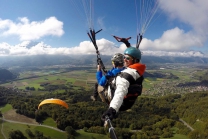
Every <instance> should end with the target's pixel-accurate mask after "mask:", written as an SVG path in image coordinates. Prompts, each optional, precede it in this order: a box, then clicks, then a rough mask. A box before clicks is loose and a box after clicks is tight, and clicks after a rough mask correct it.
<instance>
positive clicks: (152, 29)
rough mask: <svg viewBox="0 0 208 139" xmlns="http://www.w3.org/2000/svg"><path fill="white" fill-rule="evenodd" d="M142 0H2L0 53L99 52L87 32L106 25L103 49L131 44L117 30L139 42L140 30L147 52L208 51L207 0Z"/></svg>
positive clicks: (110, 52)
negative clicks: (117, 38)
mask: <svg viewBox="0 0 208 139" xmlns="http://www.w3.org/2000/svg"><path fill="white" fill-rule="evenodd" d="M141 1H143V0H122V1H121V0H94V1H93V0H59V1H58V0H30V1H28V0H18V1H17V0H0V56H22V55H43V54H44V55H47V54H59V55H60V54H61V55H81V54H95V48H94V46H93V44H92V42H91V41H90V38H89V37H88V35H87V32H89V31H90V29H94V30H95V31H98V30H100V29H102V31H100V32H99V33H97V34H96V42H97V46H98V50H99V52H100V54H101V55H113V54H115V53H117V52H120V53H123V52H124V50H125V49H126V46H125V45H124V44H123V43H121V42H117V41H116V40H115V38H113V35H115V36H118V37H121V38H127V37H131V39H130V40H129V42H130V43H131V45H132V46H133V47H135V46H136V41H137V35H138V34H139V33H141V34H143V40H142V42H141V44H140V46H139V49H140V50H141V51H142V54H143V55H156V56H200V57H208V27H207V26H208V16H207V13H208V0H145V2H146V3H145V4H141ZM82 2H83V3H82ZM156 2H157V3H156ZM83 5H84V6H83ZM141 5H143V8H144V10H145V11H146V13H145V12H142V6H141ZM154 6H157V7H156V8H154ZM85 10H86V11H85ZM154 11H155V14H153V12H154ZM148 14H149V15H150V17H151V16H153V18H150V19H151V20H147V21H148V22H146V23H148V24H145V22H144V19H145V17H147V15H148ZM146 19H147V18H146ZM147 25H148V26H147ZM143 27H147V28H146V29H145V28H143Z"/></svg>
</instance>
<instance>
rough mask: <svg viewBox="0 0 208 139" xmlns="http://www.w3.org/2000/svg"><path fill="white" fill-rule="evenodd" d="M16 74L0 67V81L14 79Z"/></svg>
mask: <svg viewBox="0 0 208 139" xmlns="http://www.w3.org/2000/svg"><path fill="white" fill-rule="evenodd" d="M16 77H17V76H16V75H15V74H13V73H12V72H10V71H9V70H6V69H0V83H1V82H5V81H8V80H12V79H15V78H16Z"/></svg>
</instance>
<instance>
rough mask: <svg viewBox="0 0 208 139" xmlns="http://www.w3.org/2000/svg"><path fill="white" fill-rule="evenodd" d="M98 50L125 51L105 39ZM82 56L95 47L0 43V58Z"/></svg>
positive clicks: (106, 52) (145, 52) (105, 52)
mask: <svg viewBox="0 0 208 139" xmlns="http://www.w3.org/2000/svg"><path fill="white" fill-rule="evenodd" d="M97 45H98V46H99V48H98V50H99V52H100V54H101V55H113V54H115V53H123V52H124V50H125V49H126V46H125V45H124V44H121V45H120V46H119V47H115V44H114V43H113V42H110V41H108V40H106V39H99V40H97ZM142 53H143V55H154V56H183V57H188V56H199V57H208V56H206V55H204V54H203V53H201V52H194V51H186V52H185V51H183V52H179V51H175V52H167V51H159V50H158V51H150V50H142ZM69 54H72V55H82V54H96V50H95V47H94V46H93V44H92V43H91V42H90V41H83V42H81V43H80V44H79V46H76V47H71V48H67V47H58V48H53V47H51V46H50V45H47V44H45V43H44V42H32V41H24V42H22V43H20V44H18V45H14V46H11V45H9V44H8V43H0V56H12V55H15V56H23V55H69Z"/></svg>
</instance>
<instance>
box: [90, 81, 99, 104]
mask: <svg viewBox="0 0 208 139" xmlns="http://www.w3.org/2000/svg"><path fill="white" fill-rule="evenodd" d="M97 96H98V83H97V82H96V83H95V85H94V93H93V95H92V96H91V97H90V98H91V99H92V100H93V101H95V100H97Z"/></svg>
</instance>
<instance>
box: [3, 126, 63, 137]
mask: <svg viewBox="0 0 208 139" xmlns="http://www.w3.org/2000/svg"><path fill="white" fill-rule="evenodd" d="M3 124H4V128H3V132H4V134H5V135H6V136H7V137H9V132H10V131H12V130H20V131H21V132H22V133H23V134H24V135H25V136H26V137H27V138H29V137H28V136H27V134H26V133H25V130H26V129H30V130H31V131H32V132H33V133H35V130H37V131H40V132H42V133H43V135H44V136H46V137H48V136H50V137H51V139H67V134H66V133H65V132H59V131H56V130H53V129H50V128H46V127H42V126H32V125H23V124H15V123H8V122H4V123H3Z"/></svg>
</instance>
